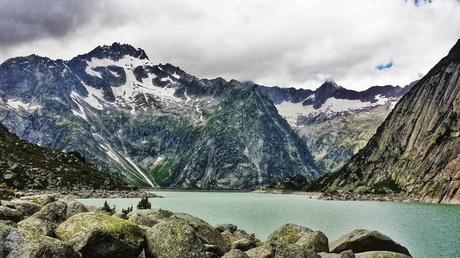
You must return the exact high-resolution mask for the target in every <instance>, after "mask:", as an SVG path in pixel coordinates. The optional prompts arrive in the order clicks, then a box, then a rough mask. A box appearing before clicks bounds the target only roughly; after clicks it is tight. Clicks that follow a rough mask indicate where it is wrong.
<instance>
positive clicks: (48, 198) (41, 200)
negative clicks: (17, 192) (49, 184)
mask: <svg viewBox="0 0 460 258" xmlns="http://www.w3.org/2000/svg"><path fill="white" fill-rule="evenodd" d="M57 199H58V195H57V194H39V195H32V196H24V197H21V200H26V201H30V202H33V203H35V204H38V205H41V206H45V205H47V204H48V203H52V202H55V201H57Z"/></svg>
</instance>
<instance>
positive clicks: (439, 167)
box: [320, 40, 460, 203]
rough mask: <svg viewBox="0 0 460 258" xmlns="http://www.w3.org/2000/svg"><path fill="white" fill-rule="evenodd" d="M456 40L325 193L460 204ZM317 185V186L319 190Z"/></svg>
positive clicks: (326, 182)
mask: <svg viewBox="0 0 460 258" xmlns="http://www.w3.org/2000/svg"><path fill="white" fill-rule="evenodd" d="M459 116H460V40H459V41H458V42H457V44H456V45H455V46H454V47H453V48H452V49H451V50H450V52H449V54H448V55H447V56H446V57H445V58H443V59H442V60H441V61H440V62H439V63H438V64H437V65H436V66H435V67H434V68H432V69H431V71H430V72H429V73H428V74H427V75H426V76H425V77H423V78H422V79H421V80H420V81H419V82H418V83H417V84H416V85H415V86H414V87H413V89H412V90H411V91H409V92H408V93H407V94H406V95H405V96H404V97H403V98H402V99H401V101H400V102H399V103H398V104H397V105H396V107H395V108H394V109H393V111H392V112H391V114H390V115H389V116H388V118H387V119H386V120H385V122H384V123H383V124H382V125H381V126H380V127H379V128H378V130H377V133H376V134H375V135H374V136H373V137H372V139H371V140H370V141H369V143H368V144H367V146H366V147H365V148H364V149H363V150H361V151H360V152H359V153H358V154H357V155H355V156H354V157H353V158H352V159H351V160H350V161H349V162H348V163H347V164H346V165H345V166H344V167H343V168H342V169H340V170H339V171H338V172H337V173H335V174H333V175H331V176H328V177H326V178H323V179H322V181H321V184H322V185H326V188H325V190H327V191H339V192H340V191H350V190H354V189H357V188H358V187H359V186H362V187H361V189H363V187H367V189H368V190H369V191H388V190H391V189H393V190H398V189H402V190H403V191H404V192H406V193H407V194H408V195H410V196H414V197H419V198H420V200H421V201H424V202H441V203H460V191H458V190H459V188H460V137H459V136H460V120H459ZM321 184H320V185H321Z"/></svg>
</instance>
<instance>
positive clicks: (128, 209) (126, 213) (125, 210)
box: [121, 205, 133, 215]
mask: <svg viewBox="0 0 460 258" xmlns="http://www.w3.org/2000/svg"><path fill="white" fill-rule="evenodd" d="M132 211H133V206H132V205H131V207H128V208H126V209H121V213H123V214H124V215H128V214H129V213H130V212H132Z"/></svg>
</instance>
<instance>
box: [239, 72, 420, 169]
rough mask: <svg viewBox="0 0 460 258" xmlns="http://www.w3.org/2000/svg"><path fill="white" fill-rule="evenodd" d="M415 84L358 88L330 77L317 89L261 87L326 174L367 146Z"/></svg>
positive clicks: (262, 91) (260, 89)
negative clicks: (354, 89) (345, 85)
mask: <svg viewBox="0 0 460 258" xmlns="http://www.w3.org/2000/svg"><path fill="white" fill-rule="evenodd" d="M246 85H247V86H250V85H253V83H247V84H246ZM412 86H413V84H410V85H408V86H406V87H404V88H402V87H399V86H390V85H387V86H374V87H370V88H369V89H367V90H365V91H353V90H348V89H345V88H343V87H340V86H338V85H337V84H336V83H335V82H333V81H326V82H325V83H323V84H322V85H321V86H320V87H319V88H318V89H316V90H315V91H311V90H305V89H294V88H280V87H266V86H260V85H259V86H258V90H259V91H260V92H261V93H262V94H263V95H265V96H266V97H268V98H270V99H271V100H272V101H273V103H274V104H275V106H276V108H277V109H278V112H279V113H280V114H281V115H282V116H283V117H284V118H285V119H286V120H287V121H288V122H289V124H290V125H291V127H292V128H293V129H294V130H295V131H296V133H297V134H299V136H301V138H302V139H303V140H304V142H305V143H306V144H307V146H308V148H309V149H310V151H311V153H312V155H313V157H314V159H315V161H316V164H317V166H318V168H319V169H320V171H321V172H323V173H324V172H332V171H334V170H336V169H338V168H340V167H341V166H342V165H344V164H345V162H346V161H348V160H349V159H350V158H351V157H352V156H353V154H356V153H357V152H358V151H359V150H360V149H361V148H363V147H364V146H365V145H366V143H367V142H368V140H369V139H370V138H371V137H372V135H373V134H374V133H375V131H376V129H377V127H378V126H379V125H380V124H381V123H382V122H383V121H384V120H385V118H386V116H387V115H388V114H389V113H390V111H391V109H392V108H393V107H394V105H395V104H396V102H397V101H398V100H399V98H400V97H401V96H403V95H404V94H405V93H406V92H407V91H408V90H409V89H410V88H411V87H412Z"/></svg>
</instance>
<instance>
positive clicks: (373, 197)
mask: <svg viewBox="0 0 460 258" xmlns="http://www.w3.org/2000/svg"><path fill="white" fill-rule="evenodd" d="M318 199H320V200H327V201H379V202H420V199H419V198H414V197H410V196H407V195H405V194H401V193H399V194H398V193H393V194H355V193H349V192H344V193H321V194H320V195H318Z"/></svg>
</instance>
